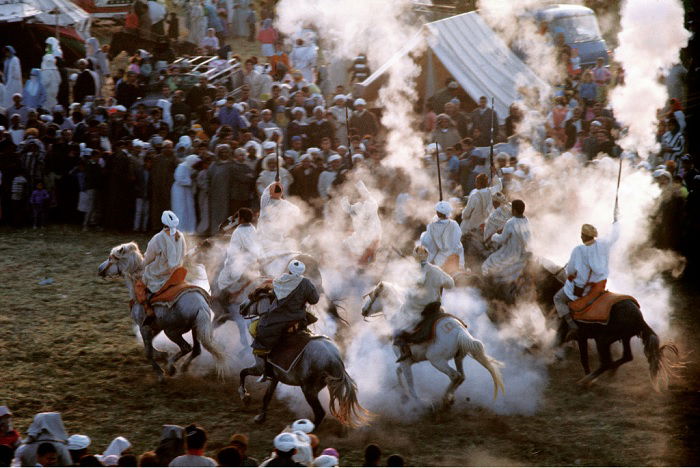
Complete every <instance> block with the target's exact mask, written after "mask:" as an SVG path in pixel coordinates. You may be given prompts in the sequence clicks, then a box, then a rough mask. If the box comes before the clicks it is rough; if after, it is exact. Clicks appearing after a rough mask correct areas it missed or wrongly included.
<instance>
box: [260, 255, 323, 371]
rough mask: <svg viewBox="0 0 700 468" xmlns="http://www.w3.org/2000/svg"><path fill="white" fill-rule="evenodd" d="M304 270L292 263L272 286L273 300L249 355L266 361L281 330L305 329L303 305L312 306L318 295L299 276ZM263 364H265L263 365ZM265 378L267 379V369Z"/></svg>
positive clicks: (305, 320) (279, 336) (293, 261)
mask: <svg viewBox="0 0 700 468" xmlns="http://www.w3.org/2000/svg"><path fill="white" fill-rule="evenodd" d="M305 270H306V265H304V264H303V263H302V262H300V261H299V260H292V261H291V262H289V265H288V267H287V273H284V274H283V275H282V276H280V277H279V278H276V279H275V280H274V281H273V282H272V290H273V292H274V295H275V299H274V301H273V302H272V304H271V309H270V311H269V312H268V313H267V314H265V315H263V317H262V318H261V319H260V322H259V323H258V326H257V332H256V334H255V341H253V351H254V353H255V354H257V355H259V356H262V357H264V358H265V359H267V354H268V353H269V352H270V351H271V350H272V348H274V347H275V345H276V344H277V342H278V341H279V340H280V338H281V337H282V334H283V333H284V332H285V330H287V329H289V328H290V327H292V326H295V325H296V324H299V329H300V330H302V329H304V327H306V325H307V317H306V316H307V312H306V305H307V304H316V303H317V302H318V300H319V295H318V291H317V290H316V287H315V286H314V284H313V283H312V282H311V281H309V279H307V278H305V277H304V276H302V275H303V274H304V271H305ZM266 364H267V361H266ZM265 367H266V371H265V373H266V376H268V375H269V374H268V371H267V365H266V366H265Z"/></svg>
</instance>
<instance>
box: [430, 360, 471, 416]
mask: <svg viewBox="0 0 700 468" xmlns="http://www.w3.org/2000/svg"><path fill="white" fill-rule="evenodd" d="M456 359H457V358H456V357H455V361H456ZM459 359H460V360H461V359H463V357H460V358H459ZM430 364H432V365H433V367H434V368H436V369H437V370H439V371H440V372H442V373H443V374H445V375H446V376H447V377H449V379H450V384H449V385H448V386H447V388H446V389H445V395H444V396H443V398H442V405H443V409H448V408H449V407H450V406H452V405H453V404H454V402H455V390H457V387H459V386H460V385H462V382H464V375H462V374H461V373H460V372H458V371H456V370H454V369H453V368H451V367H450V365H449V364H448V363H447V361H446V360H445V359H435V360H431V361H430Z"/></svg>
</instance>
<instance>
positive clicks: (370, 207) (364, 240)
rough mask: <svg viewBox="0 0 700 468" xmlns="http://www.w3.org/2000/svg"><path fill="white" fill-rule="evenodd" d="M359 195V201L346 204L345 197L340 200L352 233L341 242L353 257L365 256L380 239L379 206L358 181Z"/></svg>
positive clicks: (356, 185) (374, 247)
mask: <svg viewBox="0 0 700 468" xmlns="http://www.w3.org/2000/svg"><path fill="white" fill-rule="evenodd" d="M355 187H356V188H357V191H358V192H359V194H360V198H361V199H360V201H358V202H357V203H353V204H352V205H351V204H350V203H349V202H348V199H347V197H343V198H342V199H341V200H340V204H341V206H342V208H343V210H344V211H345V212H346V213H347V214H348V215H350V219H351V220H352V227H353V231H354V232H353V233H352V235H350V236H349V237H348V238H346V239H345V240H344V241H343V245H345V246H346V247H347V248H348V249H349V250H350V252H352V254H353V255H355V256H358V257H361V256H364V255H366V254H367V251H368V249H376V246H377V244H378V243H379V242H380V241H381V238H382V223H381V220H380V219H379V214H378V211H379V205H378V204H377V201H376V200H375V199H374V197H373V196H372V194H371V193H369V190H367V187H366V186H365V184H364V183H363V182H362V181H360V182H358V183H357V184H355Z"/></svg>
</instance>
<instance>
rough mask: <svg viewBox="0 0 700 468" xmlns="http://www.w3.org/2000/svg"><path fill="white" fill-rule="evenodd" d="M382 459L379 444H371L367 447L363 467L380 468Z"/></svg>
mask: <svg viewBox="0 0 700 468" xmlns="http://www.w3.org/2000/svg"><path fill="white" fill-rule="evenodd" d="M381 458H382V449H380V448H379V446H378V445H377V444H369V445H368V446H367V447H365V459H364V462H363V463H362V466H379V463H380V462H381Z"/></svg>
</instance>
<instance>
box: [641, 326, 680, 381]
mask: <svg viewBox="0 0 700 468" xmlns="http://www.w3.org/2000/svg"><path fill="white" fill-rule="evenodd" d="M640 336H641V338H642V342H643V343H644V354H646V356H647V360H648V361H649V375H650V377H651V384H652V385H653V387H654V390H656V391H657V392H658V391H661V390H665V389H666V388H668V383H669V380H670V379H671V377H673V376H675V375H676V371H677V370H678V369H679V368H681V367H683V364H682V363H678V362H674V361H676V360H677V358H678V357H679V353H678V348H677V347H676V345H675V344H673V343H667V344H664V345H663V346H662V345H660V343H659V336H658V335H657V334H656V333H654V330H652V329H651V327H649V325H647V324H646V323H645V324H644V328H643V329H642V332H641V333H640ZM671 354H673V355H675V359H673V358H672V357H671Z"/></svg>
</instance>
